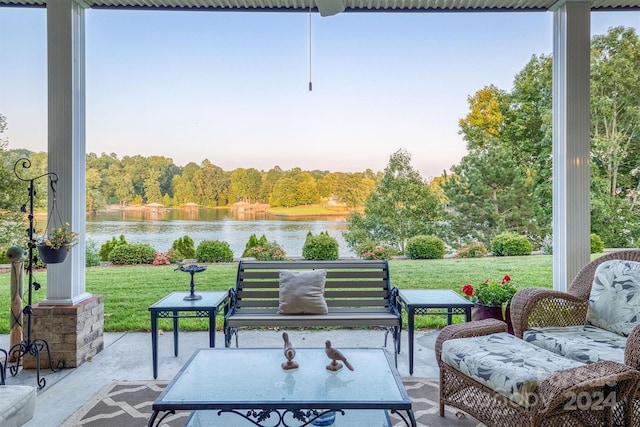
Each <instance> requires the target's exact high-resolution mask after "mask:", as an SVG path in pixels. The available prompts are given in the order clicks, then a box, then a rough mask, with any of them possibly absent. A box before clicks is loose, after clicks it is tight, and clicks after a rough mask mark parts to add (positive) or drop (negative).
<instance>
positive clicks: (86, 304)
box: [23, 295, 104, 369]
mask: <svg viewBox="0 0 640 427" xmlns="http://www.w3.org/2000/svg"><path fill="white" fill-rule="evenodd" d="M26 321H27V319H26V318H25V326H26ZM31 321H32V328H31V340H36V339H43V340H46V341H47V343H48V344H49V350H50V352H51V362H52V363H53V368H54V369H56V368H58V367H64V368H77V367H78V366H80V365H82V363H84V362H85V361H86V360H90V359H91V358H92V357H93V356H95V355H96V354H98V353H99V352H100V351H102V349H103V348H104V337H103V334H104V296H102V295H94V296H93V297H91V298H89V299H86V300H84V301H82V302H80V303H78V304H76V305H40V304H34V305H33V315H32V317H31ZM25 332H26V331H25ZM23 364H24V368H25V369H35V367H36V361H35V358H34V357H32V356H28V355H27V356H25V357H24V361H23ZM40 367H41V368H43V369H48V368H49V367H50V366H49V359H48V357H47V354H46V349H43V352H42V353H41V354H40Z"/></svg>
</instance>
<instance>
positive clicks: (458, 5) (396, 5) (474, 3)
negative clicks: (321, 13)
mask: <svg viewBox="0 0 640 427" xmlns="http://www.w3.org/2000/svg"><path fill="white" fill-rule="evenodd" d="M311 1H312V3H311V4H312V6H313V10H314V11H316V10H317V9H316V7H315V5H316V1H322V0H315V1H314V0H311ZM46 3H47V0H0V6H34V7H45V6H46ZM80 3H83V4H85V5H86V6H87V7H89V8H94V9H110V8H128V9H195V10H197V9H208V10H221V11H223V10H226V11H261V12H307V11H309V0H83V1H81V2H80ZM556 3H559V2H558V1H557V0H344V4H345V7H346V10H345V12H443V11H457V12H470V11H496V12H497V11H546V10H549V9H551V8H553V6H554V5H555V4H556ZM633 9H637V10H640V0H594V1H592V2H591V10H593V11H597V10H633Z"/></svg>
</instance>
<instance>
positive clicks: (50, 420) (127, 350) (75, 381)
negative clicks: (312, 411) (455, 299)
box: [0, 329, 438, 427]
mask: <svg viewBox="0 0 640 427" xmlns="http://www.w3.org/2000/svg"><path fill="white" fill-rule="evenodd" d="M287 332H289V336H290V340H291V342H292V343H293V345H294V347H297V348H302V347H317V348H323V347H324V342H325V340H327V339H330V340H331V342H332V343H333V345H334V347H336V348H339V349H340V348H348V347H382V345H383V344H384V331H382V330H352V329H342V330H331V331H324V330H323V331H315V330H314V331H308V330H301V331H296V330H287ZM407 336H408V334H407V332H406V331H403V333H402V344H401V353H400V354H399V355H398V371H399V372H400V375H401V376H402V377H409V376H410V375H409V351H408V342H407ZM437 336H438V331H437V330H424V331H416V335H415V340H414V342H415V347H414V371H413V376H414V377H421V378H437V377H438V367H437V363H436V359H435V352H434V350H433V348H434V343H435V340H436V337H437ZM392 342H393V340H392V339H391V338H389V341H388V343H387V351H389V352H391V351H392V349H391V348H392ZM8 344H9V336H8V335H0V348H8ZM234 345H235V344H234ZM207 346H208V332H180V338H179V355H178V357H174V355H173V333H172V332H167V333H165V334H162V335H160V336H159V337H158V380H171V379H172V378H173V376H174V375H175V374H176V373H177V372H178V371H179V370H180V368H181V367H182V366H183V365H184V363H185V362H186V361H187V360H188V359H189V357H190V356H191V354H192V353H193V352H194V350H195V349H197V348H200V347H207ZM239 346H240V347H246V348H250V347H260V348H282V330H280V331H274V330H242V331H240V334H239ZM216 347H218V348H219V347H224V336H223V334H222V333H221V332H217V333H216ZM232 347H233V346H232ZM391 355H392V353H391ZM392 357H393V356H392ZM214 369H215V367H214ZM7 375H8V378H7V384H26V385H34V386H36V375H35V370H24V371H20V372H19V373H18V374H17V375H16V376H15V377H12V376H11V374H9V373H8V374H7ZM41 376H42V377H44V378H45V380H46V386H45V387H44V388H43V389H41V390H39V391H38V400H37V406H36V413H35V415H34V417H33V418H32V419H31V420H30V421H29V422H28V423H27V424H26V426H29V427H31V426H33V427H58V426H60V425H61V424H62V423H63V422H64V421H65V420H66V419H67V418H68V417H69V416H70V415H71V414H72V413H73V412H75V411H76V410H77V409H78V408H79V407H80V406H82V405H83V404H84V403H85V402H87V401H88V400H89V399H90V398H91V396H93V395H94V394H95V393H96V392H97V391H99V390H100V389H101V388H103V387H104V386H105V385H107V384H108V383H109V382H111V381H116V380H119V381H141V380H152V379H153V370H152V361H151V335H150V333H145V332H125V333H106V334H105V335H104V350H103V351H102V352H100V353H99V354H98V355H96V356H95V357H94V358H93V359H92V360H90V361H87V362H85V363H83V364H82V365H80V367H78V368H76V369H63V370H60V371H59V372H55V373H53V372H51V371H50V370H42V371H41Z"/></svg>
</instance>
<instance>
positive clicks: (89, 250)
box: [84, 239, 100, 267]
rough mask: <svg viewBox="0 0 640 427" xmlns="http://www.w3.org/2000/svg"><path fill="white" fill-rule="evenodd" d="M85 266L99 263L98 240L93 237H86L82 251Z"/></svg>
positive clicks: (93, 265)
mask: <svg viewBox="0 0 640 427" xmlns="http://www.w3.org/2000/svg"><path fill="white" fill-rule="evenodd" d="M84 265H85V267H95V266H96V265H100V251H99V250H98V242H96V241H95V240H93V239H87V246H86V248H85V251H84Z"/></svg>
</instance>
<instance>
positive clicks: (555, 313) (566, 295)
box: [511, 250, 640, 345]
mask: <svg viewBox="0 0 640 427" xmlns="http://www.w3.org/2000/svg"><path fill="white" fill-rule="evenodd" d="M618 259H619V260H625V261H636V262H640V250H628V251H619V252H613V253H610V254H607V255H605V256H602V257H600V258H598V259H596V260H594V261H591V262H590V263H589V264H587V265H586V266H584V267H583V268H582V270H580V271H579V272H578V274H577V276H576V278H575V279H573V282H571V284H570V285H569V289H568V290H567V292H560V291H554V290H550V289H541V288H528V289H522V290H520V291H518V292H517V293H516V295H515V296H514V297H513V299H512V300H511V322H512V323H513V331H514V333H515V335H516V336H517V337H518V338H522V336H523V334H524V331H526V330H527V329H531V328H545V327H559V326H576V325H584V324H586V323H587V308H588V306H589V293H590V292H591V284H592V283H593V276H594V274H595V271H596V268H597V267H598V266H599V265H600V264H602V263H603V262H605V261H610V260H618ZM629 338H631V337H629ZM629 342H630V343H631V342H632V341H629ZM637 344H638V343H637V342H636V345H637Z"/></svg>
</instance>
